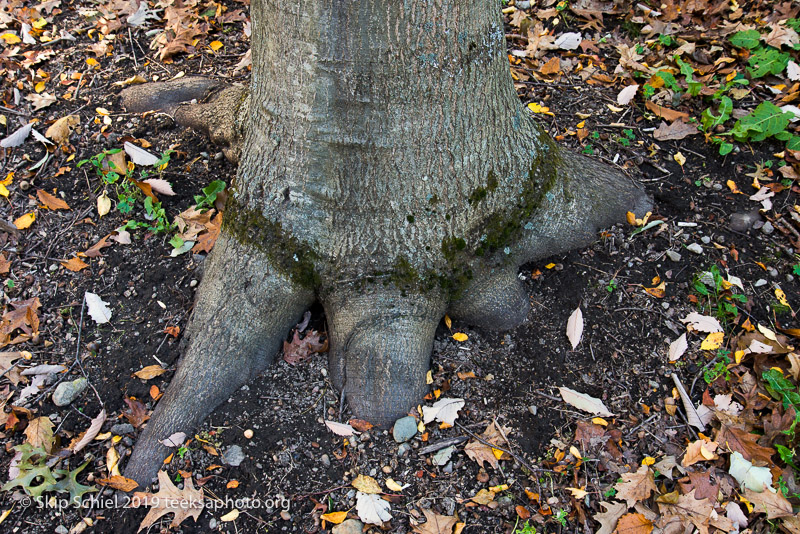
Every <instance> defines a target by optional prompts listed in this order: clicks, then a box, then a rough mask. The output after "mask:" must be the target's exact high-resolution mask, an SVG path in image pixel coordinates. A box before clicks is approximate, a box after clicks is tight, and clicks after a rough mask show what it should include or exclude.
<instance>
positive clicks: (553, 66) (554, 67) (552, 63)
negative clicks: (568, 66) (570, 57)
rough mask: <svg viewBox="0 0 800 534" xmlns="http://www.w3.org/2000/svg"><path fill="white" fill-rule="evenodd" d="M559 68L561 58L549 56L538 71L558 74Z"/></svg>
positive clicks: (546, 73) (545, 73)
mask: <svg viewBox="0 0 800 534" xmlns="http://www.w3.org/2000/svg"><path fill="white" fill-rule="evenodd" d="M560 70H561V60H560V59H559V58H558V57H553V58H550V60H549V61H548V62H547V63H545V64H544V65H542V66H541V67H540V68H539V72H541V73H542V74H544V75H550V74H558V71H560Z"/></svg>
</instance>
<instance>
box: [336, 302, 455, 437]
mask: <svg viewBox="0 0 800 534" xmlns="http://www.w3.org/2000/svg"><path fill="white" fill-rule="evenodd" d="M324 304H325V310H326V313H327V316H328V322H329V323H328V324H329V325H330V336H331V350H330V356H329V368H330V372H331V378H332V379H333V381H334V384H335V385H336V386H337V387H339V388H340V389H341V388H344V392H345V395H346V396H347V400H348V402H349V403H350V406H351V408H352V410H353V413H354V414H355V415H356V416H357V417H359V418H360V419H365V420H367V421H369V422H371V423H372V424H374V425H376V426H379V427H383V428H386V427H389V426H391V425H392V423H394V421H395V420H396V419H398V418H399V417H402V416H404V415H406V414H407V413H408V411H409V410H411V409H412V408H413V407H414V406H416V405H417V404H418V403H419V402H420V400H421V399H422V397H424V395H425V390H426V389H427V386H426V384H425V375H426V373H427V372H428V369H429V365H430V357H431V351H432V349H433V338H434V333H435V331H436V326H437V325H438V324H439V321H440V320H441V318H442V316H443V315H444V310H445V307H446V297H445V295H444V294H443V293H437V292H431V293H430V294H425V295H407V296H406V295H402V294H401V293H400V292H399V291H396V290H394V289H387V288H382V289H378V290H376V291H375V292H374V293H370V294H367V295H364V294H360V295H359V294H351V293H347V292H342V293H339V294H333V295H330V296H328V297H327V298H326V299H325V300H324Z"/></svg>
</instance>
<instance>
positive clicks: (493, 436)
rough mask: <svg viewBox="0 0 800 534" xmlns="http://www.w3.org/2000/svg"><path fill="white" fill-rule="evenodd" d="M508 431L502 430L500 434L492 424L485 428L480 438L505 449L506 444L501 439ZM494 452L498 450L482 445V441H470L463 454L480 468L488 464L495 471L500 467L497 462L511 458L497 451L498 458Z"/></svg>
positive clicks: (506, 429) (503, 439)
mask: <svg viewBox="0 0 800 534" xmlns="http://www.w3.org/2000/svg"><path fill="white" fill-rule="evenodd" d="M509 431H510V429H508V428H504V429H503V432H500V430H499V429H498V428H497V427H496V426H495V424H494V423H492V424H490V425H489V426H488V427H487V428H486V430H485V431H484V432H483V434H481V438H483V440H484V441H486V442H488V443H491V444H492V445H499V446H501V447H505V446H507V445H508V442H507V441H506V439H505V438H504V437H503V434H506V435H507V433H508V432H509ZM494 451H499V450H498V449H495V448H493V447H491V446H490V445H487V444H486V443H483V442H482V441H478V440H477V439H472V440H470V442H469V443H467V445H466V446H465V447H464V452H465V453H466V454H467V456H468V457H470V458H472V459H473V460H475V462H477V463H478V465H480V466H481V467H483V466H484V462H489V465H491V466H492V467H493V468H495V469H498V468H499V467H500V464H499V463H498V460H508V459H510V458H511V457H510V456H509V455H508V453H505V452H503V451H499V452H500V453H501V454H500V457H498V456H497V455H496V454H495V452H494Z"/></svg>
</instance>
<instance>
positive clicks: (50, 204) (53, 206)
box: [36, 189, 70, 210]
mask: <svg viewBox="0 0 800 534" xmlns="http://www.w3.org/2000/svg"><path fill="white" fill-rule="evenodd" d="M36 196H37V197H39V202H41V203H42V204H44V207H45V208H47V209H49V210H68V209H70V208H69V205H67V203H66V202H64V201H63V200H61V199H60V198H58V197H56V196H54V195H51V194H50V193H48V192H47V191H44V190H42V189H37V190H36Z"/></svg>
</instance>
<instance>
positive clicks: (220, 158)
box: [214, 152, 225, 161]
mask: <svg viewBox="0 0 800 534" xmlns="http://www.w3.org/2000/svg"><path fill="white" fill-rule="evenodd" d="M224 157H225V154H223V153H222V152H217V153H216V154H214V160H215V161H222V158H224Z"/></svg>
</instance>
